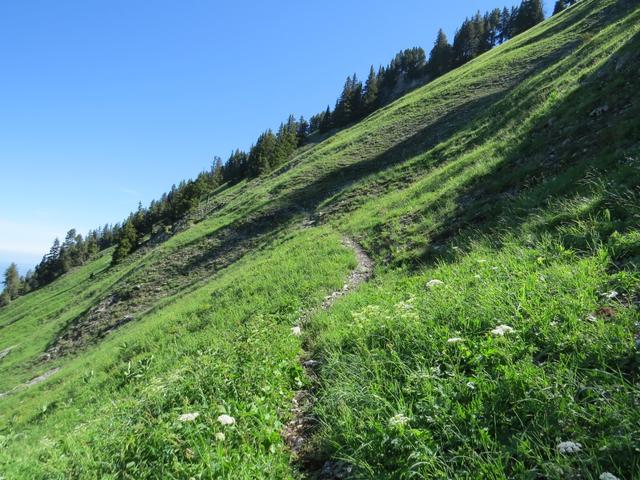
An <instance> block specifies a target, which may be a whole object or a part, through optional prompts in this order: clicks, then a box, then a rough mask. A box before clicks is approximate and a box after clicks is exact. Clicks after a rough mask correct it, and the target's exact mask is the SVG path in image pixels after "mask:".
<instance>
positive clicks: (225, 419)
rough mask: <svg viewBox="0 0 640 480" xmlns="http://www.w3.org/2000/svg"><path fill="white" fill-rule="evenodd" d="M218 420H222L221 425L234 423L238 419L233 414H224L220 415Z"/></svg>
mask: <svg viewBox="0 0 640 480" xmlns="http://www.w3.org/2000/svg"><path fill="white" fill-rule="evenodd" d="M218 422H220V425H233V424H234V423H236V419H235V418H233V417H232V416H231V415H226V414H223V415H220V416H219V417H218Z"/></svg>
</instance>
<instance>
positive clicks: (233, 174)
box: [0, 0, 577, 306]
mask: <svg viewBox="0 0 640 480" xmlns="http://www.w3.org/2000/svg"><path fill="white" fill-rule="evenodd" d="M576 1H577V0H557V2H556V5H555V9H554V14H555V13H558V12H560V11H562V10H564V9H565V8H567V7H568V6H570V5H572V4H574V3H576ZM542 20H544V12H543V5H542V0H523V1H522V2H521V4H520V5H519V6H518V7H512V8H511V9H508V8H506V7H505V8H503V9H499V8H496V9H494V10H491V11H489V12H486V13H484V14H481V13H480V12H477V13H476V14H475V15H474V16H472V17H471V18H467V19H465V21H464V22H463V23H462V25H461V26H460V28H458V30H457V31H456V34H455V36H454V39H453V44H451V43H449V40H448V39H447V36H446V35H445V33H444V31H443V30H442V29H441V30H439V32H438V34H437V36H436V40H435V42H434V45H433V48H432V49H431V51H430V53H429V56H428V57H427V55H426V53H425V51H424V50H423V49H422V48H420V47H414V48H409V49H406V50H403V51H401V52H399V53H398V54H396V56H395V57H394V58H393V59H392V60H391V61H390V62H389V64H388V65H387V66H384V67H383V66H380V67H379V68H378V69H377V70H376V69H375V68H374V66H373V65H372V66H371V68H370V70H369V75H368V76H367V79H366V80H365V82H364V83H363V82H362V81H360V80H359V79H358V77H357V75H356V74H353V75H352V76H349V77H347V79H346V81H345V84H344V87H343V89H342V93H341V94H340V96H339V97H338V98H337V100H336V103H335V106H334V108H333V110H332V109H331V107H330V106H327V108H326V110H324V111H323V112H321V113H318V114H316V115H313V116H312V117H311V118H310V119H309V121H307V120H306V119H305V118H304V117H300V118H299V119H298V120H296V118H295V117H294V116H293V115H290V116H289V118H288V119H287V121H286V122H283V123H281V124H280V127H279V128H278V130H277V132H275V133H274V132H273V131H272V130H271V129H268V130H266V131H265V132H263V133H262V134H260V136H259V137H258V138H257V140H256V142H255V143H254V144H253V145H252V146H251V148H250V149H249V151H248V152H245V151H242V150H239V149H238V150H235V151H234V152H232V153H231V155H230V156H229V158H228V159H227V161H226V162H223V161H222V159H221V158H219V157H215V159H214V162H213V164H212V167H211V168H210V169H209V170H207V171H204V172H202V173H200V174H199V175H198V176H197V177H196V178H195V179H194V180H187V181H182V182H181V183H180V184H178V185H177V186H176V185H173V186H172V187H171V190H170V191H169V192H168V193H165V194H163V195H162V196H161V197H160V199H158V200H153V201H152V202H151V203H150V204H149V206H148V207H147V208H143V207H142V205H141V204H140V205H139V206H138V210H137V211H136V212H132V213H131V214H130V215H129V217H128V218H127V219H126V220H125V221H124V222H122V224H121V225H120V224H116V225H113V226H110V225H105V226H104V227H103V228H102V229H96V230H93V231H91V232H89V233H88V234H87V236H86V237H85V238H83V237H82V235H78V234H77V233H76V231H75V230H70V231H69V233H68V234H67V236H66V237H65V240H64V242H63V243H62V244H61V243H60V241H59V240H58V239H56V240H55V241H54V244H53V246H52V247H51V250H50V251H49V253H48V254H47V255H45V256H44V258H43V259H42V261H41V262H40V264H38V266H37V267H36V268H35V271H34V272H29V273H28V274H27V275H26V276H25V277H24V278H22V277H20V276H19V275H18V272H17V269H16V268H15V264H12V266H10V267H9V269H7V271H6V272H5V288H4V291H3V293H2V294H1V295H2V296H1V297H0V306H1V305H2V304H3V302H4V303H8V302H9V301H10V300H12V299H13V298H15V297H16V296H18V295H21V294H23V293H26V292H28V291H31V290H33V289H35V288H39V287H41V286H44V285H46V284H48V283H50V282H52V281H53V280H55V279H56V278H57V277H59V276H60V275H62V274H63V273H65V272H67V271H68V270H69V269H70V268H73V267H74V266H78V265H81V264H82V263H84V262H86V261H87V260H88V259H90V258H91V257H92V256H94V255H95V254H96V253H97V252H99V251H101V250H103V249H105V248H108V247H111V246H112V245H116V248H115V251H114V254H113V263H114V264H116V263H118V262H120V261H121V260H122V259H123V258H125V257H126V256H127V255H129V254H130V253H132V252H133V251H135V250H136V249H137V248H138V247H139V246H140V245H141V243H142V239H143V238H144V237H145V236H147V235H150V234H154V233H158V231H160V230H161V229H163V228H167V227H169V226H170V225H172V224H173V223H175V222H176V221H178V220H179V219H181V218H183V217H184V216H185V215H186V214H187V213H189V212H190V211H191V210H193V209H194V208H195V207H196V206H197V205H198V203H199V202H200V200H201V199H202V198H203V196H205V195H207V194H208V193H210V192H212V191H214V190H215V189H217V188H218V187H220V186H222V185H224V184H229V185H230V184H234V183H237V182H239V181H242V180H244V179H248V178H253V177H257V176H260V175H264V174H266V173H269V172H271V171H273V170H274V169H276V168H278V166H280V165H282V164H283V163H284V162H286V161H287V160H288V159H289V158H290V157H291V155H292V154H293V152H294V151H295V150H296V149H297V148H299V147H301V146H303V145H304V144H305V143H306V142H307V141H308V139H309V136H310V135H313V134H316V133H320V134H324V133H327V132H329V131H331V130H334V129H340V128H343V127H345V126H347V125H349V124H351V123H353V122H356V121H358V120H361V119H362V118H364V117H366V116H367V115H370V114H371V113H373V112H374V111H375V110H377V109H378V108H380V107H383V106H385V105H387V104H389V103H390V102H392V101H393V100H395V99H396V98H398V97H400V96H402V95H403V94H404V93H406V92H407V91H409V90H411V89H413V88H416V87H418V86H420V85H423V84H425V83H427V82H429V81H432V80H434V79H435V78H438V77H439V76H441V75H444V74H445V73H447V72H449V71H450V70H452V69H454V68H457V67H459V66H461V65H464V64H465V63H467V62H469V61H470V60H473V59H474V58H476V57H477V56H478V55H481V54H482V53H484V52H487V51H489V50H490V49H492V48H493V47H495V46H497V45H500V44H501V43H503V42H505V41H507V40H509V39H510V38H512V37H514V36H515V35H519V34H520V33H523V32H525V31H526V30H528V29H529V28H531V27H533V26H534V25H536V24H538V23H540V22H541V21H542Z"/></svg>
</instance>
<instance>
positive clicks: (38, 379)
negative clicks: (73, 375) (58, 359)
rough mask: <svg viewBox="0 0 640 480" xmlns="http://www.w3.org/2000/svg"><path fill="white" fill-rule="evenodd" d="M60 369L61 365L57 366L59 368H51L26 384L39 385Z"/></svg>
mask: <svg viewBox="0 0 640 480" xmlns="http://www.w3.org/2000/svg"><path fill="white" fill-rule="evenodd" d="M58 370H60V368H59V367H57V368H52V369H51V370H49V371H47V372H44V373H43V374H42V375H40V376H38V377H36V378H33V379H31V380H29V381H28V382H27V383H26V386H27V387H31V386H33V385H37V384H38V383H42V382H44V381H45V380H46V379H47V378H49V377H50V376H51V375H53V374H55V373H57V372H58Z"/></svg>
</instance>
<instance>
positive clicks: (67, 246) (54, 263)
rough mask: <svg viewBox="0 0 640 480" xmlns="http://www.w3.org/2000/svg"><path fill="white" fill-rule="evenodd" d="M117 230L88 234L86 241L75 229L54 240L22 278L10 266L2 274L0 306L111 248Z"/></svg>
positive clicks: (107, 227) (107, 228)
mask: <svg viewBox="0 0 640 480" xmlns="http://www.w3.org/2000/svg"><path fill="white" fill-rule="evenodd" d="M119 228H120V227H119V226H118V225H116V226H114V227H112V226H110V225H105V226H104V227H103V228H101V229H96V230H91V231H90V232H89V233H88V234H87V235H86V236H85V237H83V236H82V235H81V234H79V233H77V231H76V230H75V229H71V230H69V231H68V232H67V235H66V236H65V238H64V241H63V242H60V240H59V239H58V238H56V239H55V240H54V241H53V245H52V246H51V249H50V250H49V252H48V253H47V254H46V255H45V256H44V257H43V258H42V261H41V262H40V263H39V264H38V265H37V266H36V267H35V269H34V270H29V271H28V272H27V273H26V274H25V275H24V276H20V275H19V273H18V269H17V266H16V264H15V263H12V264H11V265H9V267H8V268H7V270H6V271H5V273H4V280H3V283H4V289H3V291H2V293H0V306H3V305H6V304H8V303H9V302H11V300H14V299H15V298H17V297H18V296H20V295H24V294H26V293H29V292H30V291H32V290H35V289H37V288H40V287H43V286H45V285H47V284H49V283H51V282H52V281H54V280H55V279H56V278H58V277H59V276H60V275H62V274H64V273H66V272H68V271H69V270H70V269H71V268H73V267H76V266H79V265H82V264H83V263H85V262H86V261H87V260H89V259H90V258H92V257H94V256H95V255H96V254H97V253H98V252H99V251H100V250H103V249H105V248H108V247H110V246H111V245H113V244H114V242H115V240H116V235H117V232H118V230H119Z"/></svg>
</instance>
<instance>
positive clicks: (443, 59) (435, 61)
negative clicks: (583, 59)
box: [309, 0, 576, 133]
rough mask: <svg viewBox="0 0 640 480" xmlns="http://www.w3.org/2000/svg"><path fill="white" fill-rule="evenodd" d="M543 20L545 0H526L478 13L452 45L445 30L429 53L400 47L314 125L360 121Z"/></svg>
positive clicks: (351, 81)
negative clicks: (386, 61)
mask: <svg viewBox="0 0 640 480" xmlns="http://www.w3.org/2000/svg"><path fill="white" fill-rule="evenodd" d="M563 1H565V2H566V1H574V2H575V1H576V0H563ZM543 20H544V10H543V4H542V0H523V1H522V2H521V4H520V5H519V6H518V7H512V8H511V9H508V8H506V7H505V8H503V9H499V8H496V9H494V10H491V11H489V12H486V13H484V14H481V13H480V12H477V13H476V14H475V15H474V16H473V17H471V18H467V19H466V20H465V21H464V22H463V23H462V25H461V26H460V28H458V30H457V31H456V34H455V37H454V39H453V44H451V43H449V40H448V39H447V36H446V34H445V33H444V31H443V30H442V29H441V30H440V31H439V32H438V34H437V36H436V40H435V42H434V46H433V48H432V49H431V51H430V53H429V57H428V58H427V55H426V54H425V51H424V50H423V49H422V48H420V47H414V48H410V49H407V50H403V51H401V52H399V53H398V54H397V55H396V56H395V57H394V58H393V59H392V60H391V62H390V63H389V64H388V65H387V66H386V67H383V66H380V67H379V68H378V70H377V71H376V69H375V68H374V66H373V65H372V66H371V68H370V70H369V75H368V77H367V79H366V81H365V82H364V84H363V83H362V82H361V81H360V80H358V78H357V76H356V75H355V74H354V75H353V76H350V77H347V79H346V81H345V84H344V87H343V89H342V93H341V94H340V96H339V97H338V99H337V100H336V103H335V107H334V109H333V110H331V108H330V107H329V106H327V108H326V110H325V111H323V112H321V113H318V114H316V115H313V116H312V117H311V119H310V121H309V124H310V125H309V130H310V132H315V131H318V132H320V133H325V132H327V131H329V130H331V129H336V128H343V127H345V126H346V125H348V124H350V123H353V122H356V121H358V120H361V119H362V118H364V117H366V116H367V115H369V114H371V113H372V112H374V111H375V110H377V109H378V108H380V107H382V106H385V105H387V104H389V103H390V102H392V101H393V100H395V99H396V98H398V97H400V96H401V95H403V94H405V93H406V92H407V91H409V90H411V89H413V88H415V87H417V86H420V85H424V84H425V83H427V82H429V81H431V80H434V79H435V78H437V77H439V76H441V75H444V74H445V73H447V72H449V71H450V70H452V69H454V68H457V67H459V66H461V65H464V64H465V63H467V62H469V61H470V60H473V59H474V58H476V57H477V56H478V55H481V54H483V53H484V52H487V51H489V50H491V49H492V48H493V47H495V46H497V45H499V44H501V43H503V42H505V41H507V40H509V39H510V38H512V37H514V36H516V35H519V34H520V33H523V32H525V31H527V30H528V29H530V28H531V27H533V26H534V25H536V24H538V23H540V22H541V21H543Z"/></svg>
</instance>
